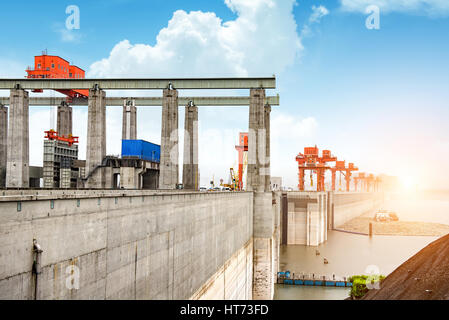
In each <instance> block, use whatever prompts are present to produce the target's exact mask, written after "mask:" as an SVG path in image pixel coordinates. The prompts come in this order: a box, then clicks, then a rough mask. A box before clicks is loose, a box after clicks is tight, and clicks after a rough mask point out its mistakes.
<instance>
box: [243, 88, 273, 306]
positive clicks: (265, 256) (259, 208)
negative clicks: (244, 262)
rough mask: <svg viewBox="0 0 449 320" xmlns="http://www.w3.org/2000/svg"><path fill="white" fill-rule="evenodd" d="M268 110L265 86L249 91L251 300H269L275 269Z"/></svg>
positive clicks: (248, 188)
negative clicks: (251, 224) (251, 195)
mask: <svg viewBox="0 0 449 320" xmlns="http://www.w3.org/2000/svg"><path fill="white" fill-rule="evenodd" d="M270 113H271V108H270V107H269V106H265V89H251V90H250V106H249V133H248V176H247V190H248V191H254V205H253V210H254V216H253V233H254V256H253V259H254V260H253V268H254V273H253V299H255V300H258V299H266V300H271V299H273V296H274V282H275V272H276V268H275V267H274V266H273V261H274V260H275V257H274V255H275V252H276V250H274V246H277V245H278V241H277V236H276V232H275V229H276V228H275V219H274V218H275V214H276V213H275V212H274V211H273V208H272V200H273V199H272V193H271V192H267V191H270V189H271V181H270V180H271V176H270Z"/></svg>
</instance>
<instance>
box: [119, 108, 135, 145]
mask: <svg viewBox="0 0 449 320" xmlns="http://www.w3.org/2000/svg"><path fill="white" fill-rule="evenodd" d="M136 139H137V108H136V101H135V100H125V101H124V104H123V125H122V140H136Z"/></svg>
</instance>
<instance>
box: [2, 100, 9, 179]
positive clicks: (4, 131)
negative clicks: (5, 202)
mask: <svg viewBox="0 0 449 320" xmlns="http://www.w3.org/2000/svg"><path fill="white" fill-rule="evenodd" d="M7 138H8V107H6V106H4V105H0V188H4V187H5V184H6V154H7V152H6V150H7V148H8V147H7V146H8V140H7Z"/></svg>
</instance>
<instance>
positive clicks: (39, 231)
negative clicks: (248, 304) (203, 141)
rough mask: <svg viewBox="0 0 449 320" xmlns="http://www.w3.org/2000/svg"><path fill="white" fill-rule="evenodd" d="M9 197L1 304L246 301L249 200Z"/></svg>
mask: <svg viewBox="0 0 449 320" xmlns="http://www.w3.org/2000/svg"><path fill="white" fill-rule="evenodd" d="M17 193H18V192H17V191H11V190H10V191H3V196H0V299H190V298H191V299H252V297H253V291H252V290H253V289H254V288H253V267H254V265H253V205H254V194H253V193H251V192H239V193H230V192H227V193H198V192H197V193H185V192H183V193H179V192H171V193H169V192H150V191H139V190H136V191H126V194H124V193H123V191H110V190H108V191H93V190H89V191H82V190H78V191H64V190H58V191H39V192H36V191H31V190H28V191H20V192H19V194H20V193H21V194H20V195H17ZM269 194H270V195H271V193H269ZM273 208H275V207H273ZM273 208H271V207H270V208H269V210H267V212H272V213H273V214H274V213H275V209H273ZM33 239H36V241H37V243H38V244H39V245H40V247H41V248H42V250H43V252H42V253H40V254H36V253H34V251H33ZM273 247H276V246H275V244H274V243H272V244H271V247H270V250H273V251H274V250H275V249H273ZM37 255H40V257H39V260H40V261H39V266H40V268H38V269H37V271H36V269H34V270H35V272H33V268H35V267H33V266H34V265H35V263H34V260H36V257H37ZM266 259H268V260H269V261H270V264H271V263H273V262H272V261H273V259H272V258H271V256H268V257H266ZM276 271H277V267H271V266H270V273H271V274H272V275H273V277H274V274H275V272H276ZM36 273H37V275H36ZM269 285H272V284H269Z"/></svg>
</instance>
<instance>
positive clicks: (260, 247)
mask: <svg viewBox="0 0 449 320" xmlns="http://www.w3.org/2000/svg"><path fill="white" fill-rule="evenodd" d="M253 210H254V216H253V234H254V236H253V241H254V244H253V246H254V254H253V300H272V299H273V296H274V283H275V273H276V270H277V268H276V266H274V265H273V261H274V260H275V253H276V249H275V247H276V246H278V245H279V243H278V241H277V236H276V232H275V231H276V230H275V214H276V213H275V212H274V210H273V207H272V193H271V192H257V191H256V192H254V206H253Z"/></svg>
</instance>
